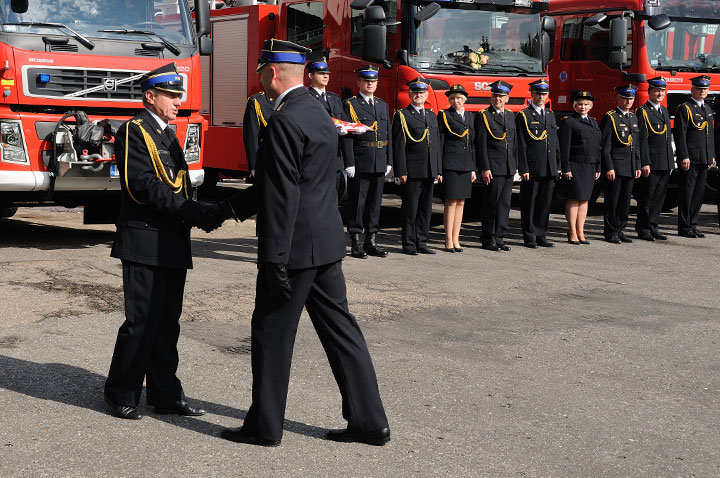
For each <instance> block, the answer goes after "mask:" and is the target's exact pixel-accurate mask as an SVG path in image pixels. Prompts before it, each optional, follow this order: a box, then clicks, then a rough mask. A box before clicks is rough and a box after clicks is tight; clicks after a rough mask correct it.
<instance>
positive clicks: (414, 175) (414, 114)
mask: <svg viewBox="0 0 720 478" xmlns="http://www.w3.org/2000/svg"><path fill="white" fill-rule="evenodd" d="M407 85H408V88H409V91H408V95H409V96H410V104H409V105H408V106H407V107H406V108H403V109H401V110H398V111H396V112H395V117H394V118H393V125H392V138H393V144H394V145H395V149H394V150H393V155H394V170H395V174H396V176H398V177H399V178H400V182H401V183H402V184H403V192H402V219H401V221H402V222H401V223H402V248H403V253H404V254H408V255H413V256H414V255H417V254H418V253H420V254H435V251H433V250H432V249H430V248H429V247H428V245H427V241H428V233H429V231H430V219H431V218H432V199H433V186H434V184H435V180H442V176H441V167H442V162H441V159H440V153H441V144H440V132H439V130H438V123H437V116H435V114H434V113H433V111H432V110H431V109H426V108H425V100H426V99H427V96H428V82H427V80H425V79H424V78H419V77H418V78H415V79H414V80H410V81H409V82H408V83H407Z"/></svg>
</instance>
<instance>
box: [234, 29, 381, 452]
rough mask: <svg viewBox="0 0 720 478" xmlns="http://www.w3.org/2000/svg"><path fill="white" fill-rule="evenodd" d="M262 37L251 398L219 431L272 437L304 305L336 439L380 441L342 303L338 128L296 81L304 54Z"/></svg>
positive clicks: (363, 356) (361, 346) (369, 381)
mask: <svg viewBox="0 0 720 478" xmlns="http://www.w3.org/2000/svg"><path fill="white" fill-rule="evenodd" d="M309 51H310V50H309V49H307V48H304V47H302V46H299V45H296V44H294V43H291V42H287V41H281V40H275V39H272V40H266V41H265V43H264V45H263V50H262V52H261V55H260V64H259V65H258V72H259V73H260V75H261V76H260V81H261V82H262V83H263V86H264V87H265V91H267V92H268V93H269V94H272V95H273V96H274V97H275V98H276V100H275V104H276V109H275V112H274V113H273V114H272V116H271V117H270V121H269V122H268V126H267V129H266V130H265V135H264V137H263V142H262V147H261V157H262V159H261V161H260V162H259V163H258V170H257V183H256V185H255V187H256V189H257V191H256V196H255V197H256V198H257V201H258V202H257V207H258V212H257V235H258V280H257V290H256V298H255V311H254V312H253V317H252V322H251V329H252V373H253V386H252V405H251V406H250V409H249V410H248V413H247V415H246V417H245V422H244V424H243V426H242V428H230V429H224V430H223V431H222V436H223V438H226V439H228V440H232V441H235V442H241V443H250V444H255V445H263V446H277V445H279V444H280V440H281V438H282V434H283V421H284V417H285V405H286V399H287V392H288V382H289V380H290V363H291V360H292V352H293V344H294V342H295V335H296V332H297V327H298V321H299V320H300V314H301V312H302V310H303V307H305V308H306V310H307V312H308V315H309V316H310V320H311V321H312V323H313V326H314V327H315V331H316V332H317V334H318V337H319V338H320V342H321V343H322V345H323V348H324V349H325V353H326V355H327V357H328V360H329V362H330V367H331V369H332V371H333V374H334V376H335V380H336V381H337V384H338V387H339V388H340V394H341V396H342V413H343V417H344V418H345V419H346V420H347V421H348V426H347V428H346V429H345V430H339V431H330V432H329V433H328V434H327V438H328V439H330V440H335V441H357V442H363V443H368V444H373V445H383V444H385V443H386V442H388V441H389V440H390V429H389V427H388V423H387V418H386V416H385V411H384V409H383V405H382V402H381V400H380V394H379V391H378V385H377V379H376V377H375V370H374V368H373V365H372V361H371V359H370V354H369V352H368V349H367V345H366V343H365V340H364V338H363V335H362V332H361V331H360V327H359V326H358V324H357V322H356V320H355V318H354V317H353V315H352V314H351V313H350V312H349V311H348V303H347V296H346V289H345V277H344V276H343V272H342V266H341V264H342V258H343V257H344V256H345V240H344V233H343V225H342V219H341V217H340V212H339V211H338V205H337V194H336V189H335V177H336V176H335V172H336V163H335V162H334V161H329V160H328V158H332V159H334V158H335V155H337V151H338V149H337V146H338V134H337V131H336V128H335V125H334V124H333V122H332V120H331V119H330V117H329V116H328V114H327V113H326V111H325V109H324V108H323V107H322V106H321V105H320V103H319V102H318V101H317V100H315V99H314V98H313V97H312V96H311V95H310V93H308V91H307V89H305V88H304V87H303V84H302V81H303V71H304V63H305V54H306V53H307V52H309Z"/></svg>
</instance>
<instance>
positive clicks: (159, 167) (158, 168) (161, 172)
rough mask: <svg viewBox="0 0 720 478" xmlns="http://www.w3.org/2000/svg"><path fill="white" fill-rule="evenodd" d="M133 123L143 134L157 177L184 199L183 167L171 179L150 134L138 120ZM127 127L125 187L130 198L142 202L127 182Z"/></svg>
mask: <svg viewBox="0 0 720 478" xmlns="http://www.w3.org/2000/svg"><path fill="white" fill-rule="evenodd" d="M132 123H134V124H135V125H137V127H138V128H140V132H141V133H142V135H143V139H144V140H145V146H147V149H148V152H149V153H150V159H151V160H152V165H153V169H154V170H155V174H156V175H157V177H158V178H160V179H161V180H162V182H164V183H165V184H167V185H168V186H170V188H171V189H172V190H173V192H174V193H175V194H178V193H179V192H181V191H182V192H183V196H184V197H185V199H188V197H189V196H188V193H187V184H186V183H185V175H186V174H187V172H186V171H185V170H184V169H181V170H180V171H178V175H177V178H175V181H172V180H171V179H170V178H169V177H168V175H167V171H165V166H164V165H163V164H162V161H161V160H160V153H159V152H158V149H157V146H156V145H155V141H153V139H152V137H151V136H150V134H149V133H148V132H147V131H145V129H144V128H143V127H142V126H141V125H140V120H134V121H132ZM129 128H130V126H129V125H128V127H127V128H125V187H126V189H127V191H128V194H129V195H130V197H131V198H132V200H133V201H135V202H136V203H138V204H143V203H142V202H140V201H138V200H137V198H135V196H133V194H132V192H131V191H130V184H129V183H128V175H127V167H128V166H127V165H128V148H127V142H128V134H129Z"/></svg>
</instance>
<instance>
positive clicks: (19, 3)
mask: <svg viewBox="0 0 720 478" xmlns="http://www.w3.org/2000/svg"><path fill="white" fill-rule="evenodd" d="M10 8H12V11H13V13H27V11H28V0H10Z"/></svg>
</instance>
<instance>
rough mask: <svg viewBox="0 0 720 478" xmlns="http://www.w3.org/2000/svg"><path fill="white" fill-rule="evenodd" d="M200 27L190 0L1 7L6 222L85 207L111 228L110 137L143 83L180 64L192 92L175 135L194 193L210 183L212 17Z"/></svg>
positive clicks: (19, 2)
mask: <svg viewBox="0 0 720 478" xmlns="http://www.w3.org/2000/svg"><path fill="white" fill-rule="evenodd" d="M196 24H197V25H196V26H197V32H195V31H194V28H193V20H192V16H191V12H190V8H189V7H188V4H187V2H186V0H113V1H112V2H102V3H98V2H89V1H83V0H70V1H68V0H42V1H41V0H3V1H2V2H0V29H1V31H0V70H1V71H0V91H2V97H1V98H0V215H3V216H5V217H7V216H10V215H12V214H13V213H14V210H15V208H16V207H17V206H19V205H24V206H25V205H38V204H57V205H61V206H67V207H74V206H78V205H85V219H86V222H106V221H108V220H112V218H113V217H114V214H113V212H114V211H115V210H116V209H117V208H118V207H119V193H118V192H119V190H120V184H119V181H118V179H117V176H118V174H117V168H116V166H115V161H114V158H113V140H114V137H113V133H114V131H116V130H117V127H118V126H119V125H120V124H122V122H123V121H125V120H127V119H128V118H130V117H132V116H134V115H135V114H136V113H137V112H138V111H139V110H140V109H141V108H142V104H141V92H140V88H139V86H138V85H137V84H136V80H137V79H138V78H139V77H140V76H142V75H143V74H144V73H145V72H147V71H150V70H153V69H155V68H157V67H159V66H161V65H164V64H167V63H168V62H170V61H174V62H175V63H176V64H177V66H178V70H179V72H180V74H181V75H182V76H183V77H184V80H185V84H186V85H187V93H186V94H185V95H184V96H183V98H182V105H181V106H180V113H179V115H178V118H177V120H176V121H174V122H173V125H172V126H173V127H174V128H176V132H177V135H178V139H179V140H180V141H181V144H184V147H185V155H186V159H187V162H188V163H189V164H190V176H191V179H192V182H193V184H194V185H199V184H200V183H202V180H203V170H202V168H201V146H202V137H203V130H205V129H207V123H206V122H205V121H204V119H203V117H202V116H201V115H200V111H199V110H200V103H201V99H200V55H201V54H205V55H208V54H210V53H211V51H212V43H211V41H210V39H209V38H208V37H207V33H208V32H209V28H210V23H209V8H208V4H207V2H200V4H199V8H198V9H197V12H196Z"/></svg>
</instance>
